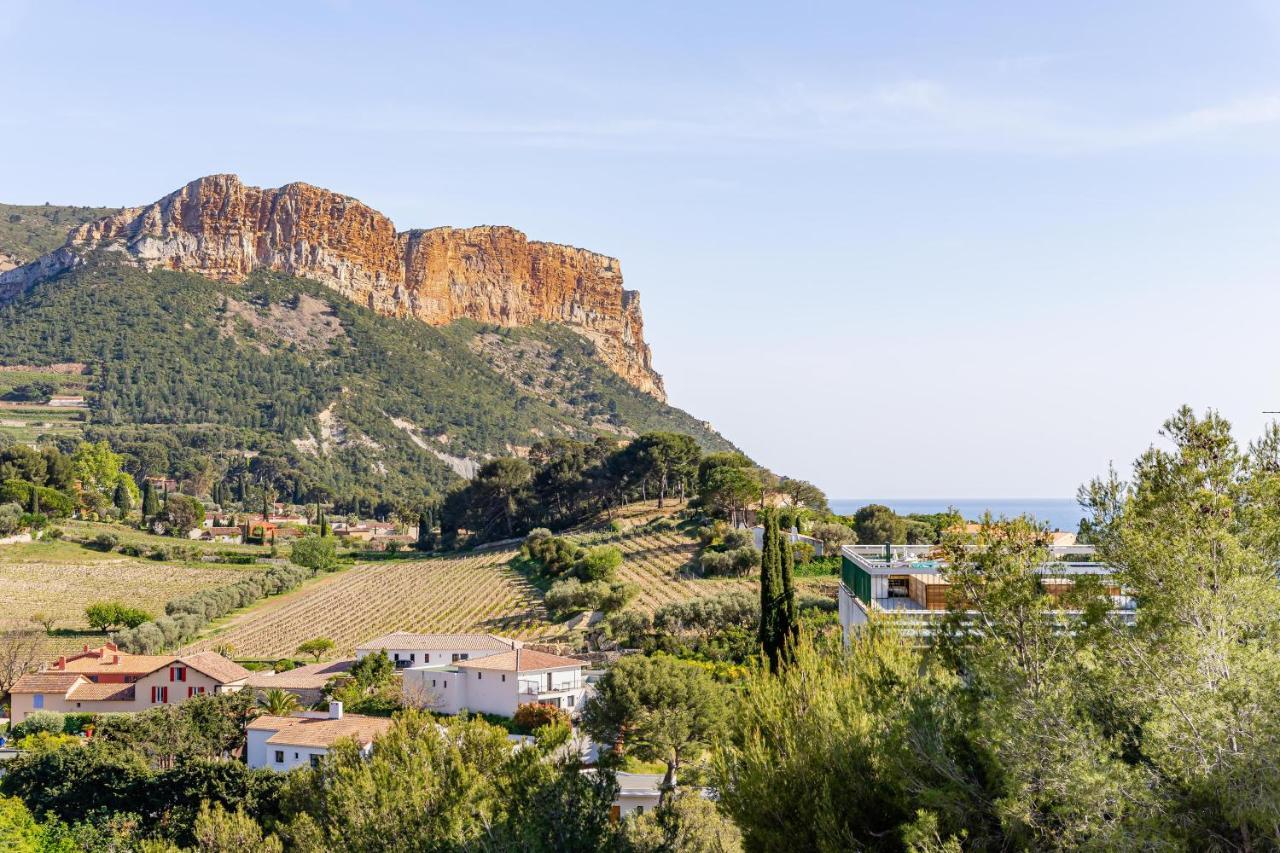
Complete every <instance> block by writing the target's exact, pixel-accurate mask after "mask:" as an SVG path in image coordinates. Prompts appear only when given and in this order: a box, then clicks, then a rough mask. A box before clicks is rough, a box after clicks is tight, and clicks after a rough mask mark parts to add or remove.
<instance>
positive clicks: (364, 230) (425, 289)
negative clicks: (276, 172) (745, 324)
mask: <svg viewBox="0 0 1280 853" xmlns="http://www.w3.org/2000/svg"><path fill="white" fill-rule="evenodd" d="M97 248H104V249H109V250H114V251H120V252H123V253H125V254H126V255H127V256H128V257H130V258H132V259H133V260H134V261H135V262H137V263H138V264H140V265H142V266H144V267H146V268H148V269H172V270H186V271H190V272H196V273H199V274H201V275H204V276H208V277H209V278H214V279H220V280H226V281H239V280H241V279H243V278H244V277H245V276H247V275H248V274H249V273H250V272H251V271H253V270H254V269H258V268H268V269H272V270H276V271H279V272H284V273H289V274H291V275H297V276H302V277H305V278H310V279H314V280H316V281H319V282H321V283H322V284H324V285H326V286H328V287H330V288H332V289H334V290H336V291H338V292H339V293H341V294H342V295H344V296H346V297H347V298H349V299H352V300H354V301H356V302H359V303H361V304H363V305H367V306H368V307H369V308H371V309H372V310H374V311H377V312H379V313H382V314H390V315H396V316H406V317H415V318H417V319H419V320H422V321H423V322H425V323H430V324H432V325H442V324H445V323H450V322H452V321H454V320H457V319H461V318H470V319H473V320H477V321H480V322H484V323H495V324H500V325H505V326H521V325H528V324H530V323H533V322H537V321H544V322H548V323H560V324H563V325H566V326H568V327H570V328H573V329H574V330H576V331H578V332H579V333H580V334H582V335H583V336H584V337H586V338H588V339H589V340H591V341H592V342H593V343H594V344H595V346H596V349H597V350H598V351H599V353H600V356H601V358H602V359H603V360H604V361H605V363H606V364H608V366H609V367H610V368H612V369H613V370H614V371H615V372H617V373H618V375H620V376H621V377H622V378H624V379H625V380H626V381H627V382H629V383H631V384H632V385H634V386H635V387H636V388H639V389H640V390H642V391H645V392H647V393H649V394H652V395H653V396H655V397H657V398H658V399H660V400H665V398H666V393H665V391H664V389H663V387H662V377H661V376H659V375H658V374H657V373H656V372H654V370H653V366H652V363H651V355H650V351H649V347H648V345H647V344H645V342H644V323H643V320H642V318H641V314H640V298H639V294H638V293H637V292H636V291H630V290H624V289H623V287H622V271H621V269H620V268H619V264H618V261H617V260H616V259H614V258H610V257H606V256H604V255H598V254H596V253H594V252H588V251H586V250H584V249H577V248H574V247H572V246H563V245H558V244H555V243H540V242H536V241H530V240H529V239H528V238H527V237H525V235H524V234H522V233H521V232H519V231H517V230H515V229H514V228H507V227H501V226H481V227H478V228H432V229H427V230H415V231H408V232H403V233H398V232H397V231H396V229H395V225H394V224H393V223H392V222H391V220H390V219H388V218H387V217H386V216H383V215H382V214H381V213H379V212H378V211H376V210H374V209H372V208H370V207H368V206H367V205H364V204H362V203H361V202H359V201H357V200H355V199H353V198H350V197H348V196H344V195H341V194H339V193H335V192H331V191H330V190H325V189H321V188H319V187H313V186H311V185H309V184H301V183H295V184H288V185H287V186H283V187H280V188H279V189H261V188H258V187H249V186H245V185H244V184H243V183H241V181H240V179H239V178H237V177H236V176H234V175H211V176H209V177H205V178H200V179H198V180H195V181H192V182H191V183H190V184H187V185H186V186H185V187H183V188H182V189H180V190H178V191H177V192H174V193H171V194H170V195H168V196H165V197H164V198H162V199H160V200H159V201H157V202H155V203H154V204H151V205H148V206H146V207H138V208H126V209H124V210H122V211H120V212H119V213H116V214H114V215H112V216H107V217H104V218H102V219H99V220H96V221H93V222H89V223H87V224H85V225H81V226H78V227H77V228H75V229H73V230H72V231H71V232H70V234H69V235H68V237H67V243H66V245H64V246H63V247H62V248H61V249H58V250H57V251H55V252H53V253H51V254H49V255H45V256H44V257H42V258H39V259H38V260H36V261H33V262H32V263H30V264H27V265H25V266H22V267H19V268H17V269H14V270H10V271H9V272H0V301H3V300H4V299H6V298H12V297H13V296H14V295H16V294H18V293H20V292H21V291H22V290H24V289H25V288H27V287H29V286H30V285H31V284H33V283H34V282H36V281H39V280H41V279H43V278H47V277H49V276H51V275H55V274H57V273H58V272H60V271H62V270H65V269H67V268H69V267H71V266H74V265H75V264H77V263H80V262H81V260H82V258H83V255H84V254H85V253H86V252H87V251H88V250H91V249H97Z"/></svg>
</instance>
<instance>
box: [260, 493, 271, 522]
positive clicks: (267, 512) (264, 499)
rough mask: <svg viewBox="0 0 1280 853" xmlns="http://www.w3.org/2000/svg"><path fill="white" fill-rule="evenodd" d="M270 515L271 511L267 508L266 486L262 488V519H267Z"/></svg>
mask: <svg viewBox="0 0 1280 853" xmlns="http://www.w3.org/2000/svg"><path fill="white" fill-rule="evenodd" d="M270 517H271V512H270V510H269V509H268V508H267V490H266V489H265V488H264V489H263V490H262V520H263V521H266V520H267V519H269V518H270Z"/></svg>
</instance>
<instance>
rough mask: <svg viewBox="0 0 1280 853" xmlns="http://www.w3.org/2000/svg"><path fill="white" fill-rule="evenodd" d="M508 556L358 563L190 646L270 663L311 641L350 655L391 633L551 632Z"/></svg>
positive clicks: (270, 602) (260, 607)
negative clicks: (324, 641)
mask: <svg viewBox="0 0 1280 853" xmlns="http://www.w3.org/2000/svg"><path fill="white" fill-rule="evenodd" d="M512 555H513V551H511V550H510V549H505V550H495V551H488V552H484V553H479V554H467V555H464V556H456V557H434V558H428V559H423V560H392V561H386V562H378V563H370V564H364V565H358V566H356V567H355V568H352V569H348V570H346V571H344V572H340V573H338V574H334V575H329V576H327V577H323V578H321V579H320V580H318V581H315V582H313V583H310V584H307V585H305V586H303V587H302V588H301V589H299V590H297V591H295V592H292V593H289V594H286V595H282V596H280V597H279V598H272V599H268V600H267V601H265V602H263V603H262V604H260V605H258V606H257V607H253V608H250V609H249V610H247V611H245V612H243V613H241V614H239V615H238V616H233V617H231V619H229V620H227V621H225V622H223V623H222V624H220V625H217V626H215V627H214V629H213V631H211V632H210V633H209V634H207V635H206V636H205V637H203V638H202V639H201V640H200V641H199V642H197V643H196V644H194V646H193V648H201V649H206V648H213V647H214V646H217V645H219V644H221V643H230V644H231V645H232V646H233V647H234V648H235V653H236V656H237V657H248V658H276V657H282V656H284V655H291V654H293V653H294V650H295V649H296V648H297V646H298V644H299V643H301V642H302V641H303V640H307V639H310V638H312V637H317V636H325V637H329V638H330V639H332V640H333V641H334V642H335V643H337V645H338V653H340V654H350V653H351V652H352V650H353V649H354V647H355V646H356V645H357V644H359V643H361V642H363V641H364V640H368V639H372V638H373V637H376V636H378V635H379V634H385V633H388V632H390V631H419V632H426V633H429V632H443V633H450V632H481V633H493V634H502V635H504V636H510V637H517V638H522V639H532V638H537V637H542V636H545V635H547V634H548V633H549V632H550V633H554V630H555V629H554V628H553V627H552V626H550V625H549V624H548V623H547V621H546V614H545V612H544V611H543V609H542V605H541V596H540V595H539V593H538V591H537V590H536V589H534V588H533V587H532V586H530V585H529V583H528V582H527V581H526V580H525V579H524V578H523V577H522V576H521V575H520V574H518V573H517V572H515V571H514V570H513V569H511V568H510V567H509V566H508V565H507V563H508V562H509V561H510V560H511V557H512Z"/></svg>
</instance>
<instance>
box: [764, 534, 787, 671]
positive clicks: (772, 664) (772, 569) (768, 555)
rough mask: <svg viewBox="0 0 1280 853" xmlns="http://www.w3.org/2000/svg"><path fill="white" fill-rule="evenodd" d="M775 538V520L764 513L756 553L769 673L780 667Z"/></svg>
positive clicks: (779, 581) (779, 567)
mask: <svg viewBox="0 0 1280 853" xmlns="http://www.w3.org/2000/svg"><path fill="white" fill-rule="evenodd" d="M779 538H780V537H779V536H778V519H777V517H776V516H775V515H774V514H773V513H772V512H765V513H764V542H763V543H762V545H763V546H764V547H763V548H762V549H761V552H760V633H759V640H760V648H761V649H762V650H763V651H764V654H765V657H767V658H768V659H769V670H770V671H771V672H777V671H778V668H779V667H780V666H781V665H782V643H781V642H780V639H781V635H780V633H779V631H780V625H779V620H780V618H781V612H780V610H781V600H782V548H781V547H780V543H779Z"/></svg>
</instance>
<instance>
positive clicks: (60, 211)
mask: <svg viewBox="0 0 1280 853" xmlns="http://www.w3.org/2000/svg"><path fill="white" fill-rule="evenodd" d="M115 212H116V209H115V208H111V207H73V206H70V205H62V204H0V252H5V253H8V254H10V255H13V256H14V257H16V258H17V259H18V260H19V261H21V262H22V263H24V264H25V263H27V262H28V261H34V260H35V259H36V258H38V257H40V256H41V255H44V254H48V253H49V252H52V251H53V250H54V249H56V248H58V247H59V246H61V245H62V244H63V243H64V242H66V239H67V232H68V231H70V230H71V229H72V228H74V227H75V226H77V225H83V224H84V223H86V222H92V221H93V220H95V219H101V218H102V217H104V216H110V215H111V214H112V213H115Z"/></svg>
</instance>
